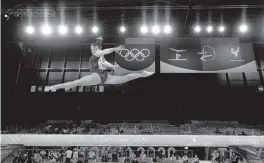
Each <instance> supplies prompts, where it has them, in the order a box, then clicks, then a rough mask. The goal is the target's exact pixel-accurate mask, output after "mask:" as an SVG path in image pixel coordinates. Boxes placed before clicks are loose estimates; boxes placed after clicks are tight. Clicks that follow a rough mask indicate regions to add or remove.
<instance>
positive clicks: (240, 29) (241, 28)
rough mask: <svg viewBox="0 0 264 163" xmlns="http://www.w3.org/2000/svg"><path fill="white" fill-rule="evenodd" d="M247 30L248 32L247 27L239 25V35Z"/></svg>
mask: <svg viewBox="0 0 264 163" xmlns="http://www.w3.org/2000/svg"><path fill="white" fill-rule="evenodd" d="M247 30H248V26H247V25H246V24H241V25H240V27H239V31H240V32H241V33H245V32H247Z"/></svg>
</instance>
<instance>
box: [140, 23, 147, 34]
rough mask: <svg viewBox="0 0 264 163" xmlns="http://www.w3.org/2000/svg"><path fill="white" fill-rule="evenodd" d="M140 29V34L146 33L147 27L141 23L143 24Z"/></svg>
mask: <svg viewBox="0 0 264 163" xmlns="http://www.w3.org/2000/svg"><path fill="white" fill-rule="evenodd" d="M140 31H141V33H142V34H146V33H148V27H147V26H145V25H143V26H141V28H140Z"/></svg>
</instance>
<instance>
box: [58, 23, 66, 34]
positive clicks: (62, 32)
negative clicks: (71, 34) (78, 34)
mask: <svg viewBox="0 0 264 163" xmlns="http://www.w3.org/2000/svg"><path fill="white" fill-rule="evenodd" d="M58 30H59V33H60V34H61V35H65V34H66V33H67V32H68V28H67V27H66V26H65V25H60V26H59V29H58Z"/></svg>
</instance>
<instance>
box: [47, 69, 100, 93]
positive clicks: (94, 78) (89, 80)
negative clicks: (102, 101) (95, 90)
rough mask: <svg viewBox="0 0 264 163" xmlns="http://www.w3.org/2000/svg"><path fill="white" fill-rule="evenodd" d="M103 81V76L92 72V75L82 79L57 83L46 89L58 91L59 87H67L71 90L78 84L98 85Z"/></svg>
mask: <svg viewBox="0 0 264 163" xmlns="http://www.w3.org/2000/svg"><path fill="white" fill-rule="evenodd" d="M100 83H101V78H100V76H99V75H98V74H97V73H92V74H90V75H86V76H84V77H82V78H81V79H78V80H74V81H71V82H67V83H62V84H57V85H53V86H50V87H47V88H46V89H45V91H50V90H52V91H56V90H57V89H66V90H69V89H71V88H74V87H77V86H92V85H97V84H100Z"/></svg>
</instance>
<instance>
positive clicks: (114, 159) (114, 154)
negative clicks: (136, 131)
mask: <svg viewBox="0 0 264 163" xmlns="http://www.w3.org/2000/svg"><path fill="white" fill-rule="evenodd" d="M112 161H113V162H118V156H117V153H116V151H114V153H113V154H112Z"/></svg>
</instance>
